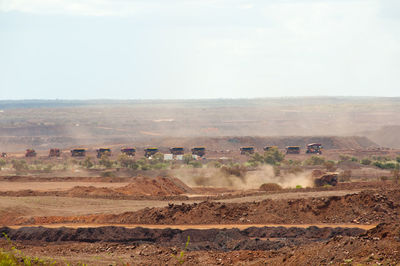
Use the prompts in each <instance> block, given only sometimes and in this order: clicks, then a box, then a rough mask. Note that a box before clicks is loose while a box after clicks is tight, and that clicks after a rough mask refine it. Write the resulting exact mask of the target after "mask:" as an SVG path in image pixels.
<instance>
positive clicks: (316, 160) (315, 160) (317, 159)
mask: <svg viewBox="0 0 400 266" xmlns="http://www.w3.org/2000/svg"><path fill="white" fill-rule="evenodd" d="M324 163H325V158H324V157H321V156H315V155H313V156H311V157H310V158H308V159H307V160H306V161H305V162H304V164H305V165H323V164H324Z"/></svg>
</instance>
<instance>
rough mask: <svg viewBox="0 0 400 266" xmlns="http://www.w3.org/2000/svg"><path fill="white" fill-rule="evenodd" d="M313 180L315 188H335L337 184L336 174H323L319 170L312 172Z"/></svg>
mask: <svg viewBox="0 0 400 266" xmlns="http://www.w3.org/2000/svg"><path fill="white" fill-rule="evenodd" d="M312 176H313V178H314V185H315V186H316V187H323V186H325V185H331V186H336V185H337V183H338V176H339V174H338V173H337V172H323V171H321V170H314V171H313V172H312Z"/></svg>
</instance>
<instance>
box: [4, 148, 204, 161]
mask: <svg viewBox="0 0 400 266" xmlns="http://www.w3.org/2000/svg"><path fill="white" fill-rule="evenodd" d="M169 151H170V153H171V154H173V155H183V154H184V153H185V149H184V148H183V147H173V148H170V149H169ZM191 151H192V154H193V155H197V156H199V157H203V156H204V155H205V154H206V149H205V148H204V147H194V148H193V149H191ZM70 152H71V156H72V157H85V156H86V152H87V150H86V149H85V148H77V149H72V150H71V151H70ZM96 152H97V158H101V157H103V156H111V149H110V148H99V149H97V150H96ZM144 152H145V154H144V156H145V157H147V158H149V157H151V156H153V155H154V154H156V153H158V152H159V149H158V148H154V147H151V148H146V149H144ZM121 153H122V154H124V155H127V156H135V154H136V148H122V149H121ZM36 155H37V154H36V151H35V150H34V149H27V150H26V152H25V157H36ZM60 156H61V150H60V149H57V148H53V149H50V150H49V157H60ZM2 157H7V154H6V153H3V154H2Z"/></svg>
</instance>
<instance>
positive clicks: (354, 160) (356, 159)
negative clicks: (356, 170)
mask: <svg viewBox="0 0 400 266" xmlns="http://www.w3.org/2000/svg"><path fill="white" fill-rule="evenodd" d="M351 161H352V162H355V163H358V162H359V160H358V158H357V157H351Z"/></svg>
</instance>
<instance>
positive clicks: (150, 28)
mask: <svg viewBox="0 0 400 266" xmlns="http://www.w3.org/2000/svg"><path fill="white" fill-rule="evenodd" d="M309 95H318V96H321V95H322V96H323V95H327V96H329V95H343V96H347V95H354V96H358V95H360V96H363V95H370V96H400V0H253V1H247V0H81V1H78V0H0V99H43V98H45V99H55V98H58V99H90V98H95V99H99V98H114V99H115V98H117V99H149V98H150V99H157V98H162V99H169V98H253V97H272V96H274V97H275V96H309Z"/></svg>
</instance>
